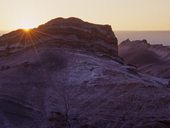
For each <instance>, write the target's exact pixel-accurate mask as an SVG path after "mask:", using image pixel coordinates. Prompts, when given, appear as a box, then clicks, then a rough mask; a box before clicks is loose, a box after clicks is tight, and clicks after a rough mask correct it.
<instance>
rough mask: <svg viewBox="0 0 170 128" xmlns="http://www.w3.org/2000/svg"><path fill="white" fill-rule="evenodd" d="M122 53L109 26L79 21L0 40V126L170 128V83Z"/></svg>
mask: <svg viewBox="0 0 170 128" xmlns="http://www.w3.org/2000/svg"><path fill="white" fill-rule="evenodd" d="M117 47H118V46H117V39H116V37H115V35H114V33H113V31H112V29H111V27H110V26H109V25H96V24H91V23H87V22H84V21H82V20H80V19H76V18H68V19H63V18H57V19H53V20H51V21H49V22H47V23H46V24H44V25H41V26H39V27H38V28H35V29H32V30H30V31H29V32H26V31H23V30H17V31H14V32H11V33H9V34H6V35H3V36H2V37H0V127H1V128H132V127H133V128H148V127H154V126H159V127H160V128H168V127H169V126H170V125H169V122H170V119H169V117H170V101H169V99H170V89H169V87H170V85H169V82H168V81H167V80H165V79H160V78H157V77H153V76H149V75H146V74H142V73H140V72H138V71H137V70H136V68H135V67H133V66H127V65H125V64H123V61H121V59H120V58H119V57H118V48H117Z"/></svg>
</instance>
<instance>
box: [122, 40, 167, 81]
mask: <svg viewBox="0 0 170 128" xmlns="http://www.w3.org/2000/svg"><path fill="white" fill-rule="evenodd" d="M119 55H120V56H121V57H122V58H124V60H125V62H126V63H129V64H133V65H135V66H137V67H138V69H139V70H140V71H141V72H143V73H147V74H151V75H154V76H158V77H163V78H169V79H170V66H169V65H170V47H169V46H163V45H161V44H155V45H151V44H149V43H148V42H147V41H146V40H136V41H130V40H125V41H124V42H122V43H121V44H120V45H119Z"/></svg>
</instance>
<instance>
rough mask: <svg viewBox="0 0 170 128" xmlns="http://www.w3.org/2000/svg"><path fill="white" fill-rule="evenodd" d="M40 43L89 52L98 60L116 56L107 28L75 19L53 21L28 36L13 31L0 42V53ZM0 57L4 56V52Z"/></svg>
mask: <svg viewBox="0 0 170 128" xmlns="http://www.w3.org/2000/svg"><path fill="white" fill-rule="evenodd" d="M30 37H31V38H30ZM42 42H43V43H44V42H45V43H48V44H50V43H55V45H56V46H55V47H60V48H61V47H62V48H68V49H75V50H81V51H84V52H91V53H93V54H96V55H100V56H109V57H115V56H116V57H117V56H118V48H117V38H116V37H115V35H114V33H113V31H112V29H111V26H109V25H96V24H92V23H88V22H84V21H82V20H80V19H77V18H68V19H63V18H57V19H53V20H51V21H49V22H47V23H46V24H44V25H41V26H39V27H38V28H35V29H32V30H31V31H30V32H29V34H28V33H27V32H24V31H23V30H17V31H14V32H11V33H9V34H6V35H4V36H2V37H1V38H0V44H2V46H1V49H4V46H5V48H7V47H8V48H11V50H12V49H15V50H16V48H17V49H19V48H20V47H28V46H31V45H34V44H37V43H42ZM7 45H8V46H7ZM1 54H2V55H4V52H1Z"/></svg>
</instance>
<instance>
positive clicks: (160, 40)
mask: <svg viewBox="0 0 170 128" xmlns="http://www.w3.org/2000/svg"><path fill="white" fill-rule="evenodd" d="M115 35H116V37H117V38H118V41H119V43H121V42H122V41H124V40H126V39H128V38H129V39H130V40H143V39H146V40H147V41H148V43H150V44H163V45H170V31H115Z"/></svg>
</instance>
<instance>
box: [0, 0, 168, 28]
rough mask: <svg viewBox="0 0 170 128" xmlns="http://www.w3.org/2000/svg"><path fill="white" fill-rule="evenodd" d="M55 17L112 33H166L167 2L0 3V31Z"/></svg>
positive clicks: (73, 0) (6, 0) (56, 0)
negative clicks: (106, 26)
mask: <svg viewBox="0 0 170 128" xmlns="http://www.w3.org/2000/svg"><path fill="white" fill-rule="evenodd" d="M56 17H65V18H67V17H79V18H81V19H83V20H85V21H88V22H92V23H98V24H110V25H112V28H113V30H170V0H0V30H1V31H3V30H7V31H9V30H15V29H18V28H24V27H36V26H38V25H40V24H42V23H45V22H47V21H49V20H50V19H54V18H56Z"/></svg>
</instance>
